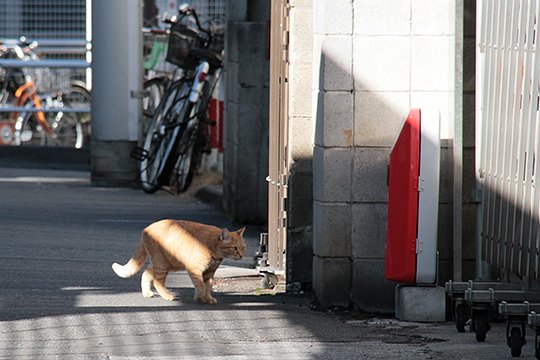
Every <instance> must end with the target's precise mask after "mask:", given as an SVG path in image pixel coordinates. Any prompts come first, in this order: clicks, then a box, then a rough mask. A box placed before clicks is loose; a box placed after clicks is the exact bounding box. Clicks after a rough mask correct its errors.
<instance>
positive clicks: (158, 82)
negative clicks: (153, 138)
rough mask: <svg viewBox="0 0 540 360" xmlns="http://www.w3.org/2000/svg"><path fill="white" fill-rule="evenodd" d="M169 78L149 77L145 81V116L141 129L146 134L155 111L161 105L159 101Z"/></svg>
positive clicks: (143, 103) (143, 99)
mask: <svg viewBox="0 0 540 360" xmlns="http://www.w3.org/2000/svg"><path fill="white" fill-rule="evenodd" d="M166 82H167V80H166V79H163V78H152V79H148V80H146V81H145V82H144V83H143V92H144V96H143V98H142V108H143V118H142V124H141V125H142V126H141V130H142V132H143V134H146V132H147V130H148V125H149V124H150V121H151V120H152V117H153V116H154V112H155V111H156V109H157V107H158V106H159V102H160V100H161V97H162V96H163V93H164V92H165V85H166Z"/></svg>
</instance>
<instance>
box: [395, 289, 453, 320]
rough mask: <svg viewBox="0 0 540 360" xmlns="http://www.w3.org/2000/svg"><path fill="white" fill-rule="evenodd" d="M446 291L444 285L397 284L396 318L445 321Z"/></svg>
mask: <svg viewBox="0 0 540 360" xmlns="http://www.w3.org/2000/svg"><path fill="white" fill-rule="evenodd" d="M445 314H446V292H445V290H444V288H442V287H439V286H437V287H435V286H433V287H417V286H403V285H397V286H396V318H397V319H399V320H404V321H419V322H443V321H445Z"/></svg>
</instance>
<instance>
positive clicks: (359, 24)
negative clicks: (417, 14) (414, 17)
mask: <svg viewBox="0 0 540 360" xmlns="http://www.w3.org/2000/svg"><path fill="white" fill-rule="evenodd" d="M354 5H355V9H354V32H355V34H360V35H409V34H410V33H411V2H410V1H403V0H363V1H355V2H354Z"/></svg>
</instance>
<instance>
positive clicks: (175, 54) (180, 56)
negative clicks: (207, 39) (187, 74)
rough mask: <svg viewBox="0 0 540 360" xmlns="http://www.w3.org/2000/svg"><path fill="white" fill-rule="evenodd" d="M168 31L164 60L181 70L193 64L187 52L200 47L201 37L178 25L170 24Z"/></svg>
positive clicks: (184, 26)
mask: <svg viewBox="0 0 540 360" xmlns="http://www.w3.org/2000/svg"><path fill="white" fill-rule="evenodd" d="M170 30H171V33H170V34H169V46H168V47H167V56H166V58H165V60H167V61H168V62H170V63H171V64H174V65H176V66H179V67H181V68H186V67H189V65H190V64H192V62H193V58H192V57H191V56H189V50H190V49H192V48H196V47H200V44H201V42H202V39H201V37H200V36H199V34H198V33H197V32H196V31H195V30H192V29H190V28H188V27H187V26H186V25H184V24H180V23H174V24H172V26H171V29H170Z"/></svg>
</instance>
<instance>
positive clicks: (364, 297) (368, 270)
mask: <svg viewBox="0 0 540 360" xmlns="http://www.w3.org/2000/svg"><path fill="white" fill-rule="evenodd" d="M352 276H353V278H352V287H353V288H352V301H353V302H354V303H355V304H356V306H358V308H359V309H360V310H363V311H366V312H370V313H383V314H391V313H393V312H394V287H395V283H393V282H390V281H388V280H386V279H385V278H384V260H381V259H376V260H364V259H354V258H353V275H352Z"/></svg>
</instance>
